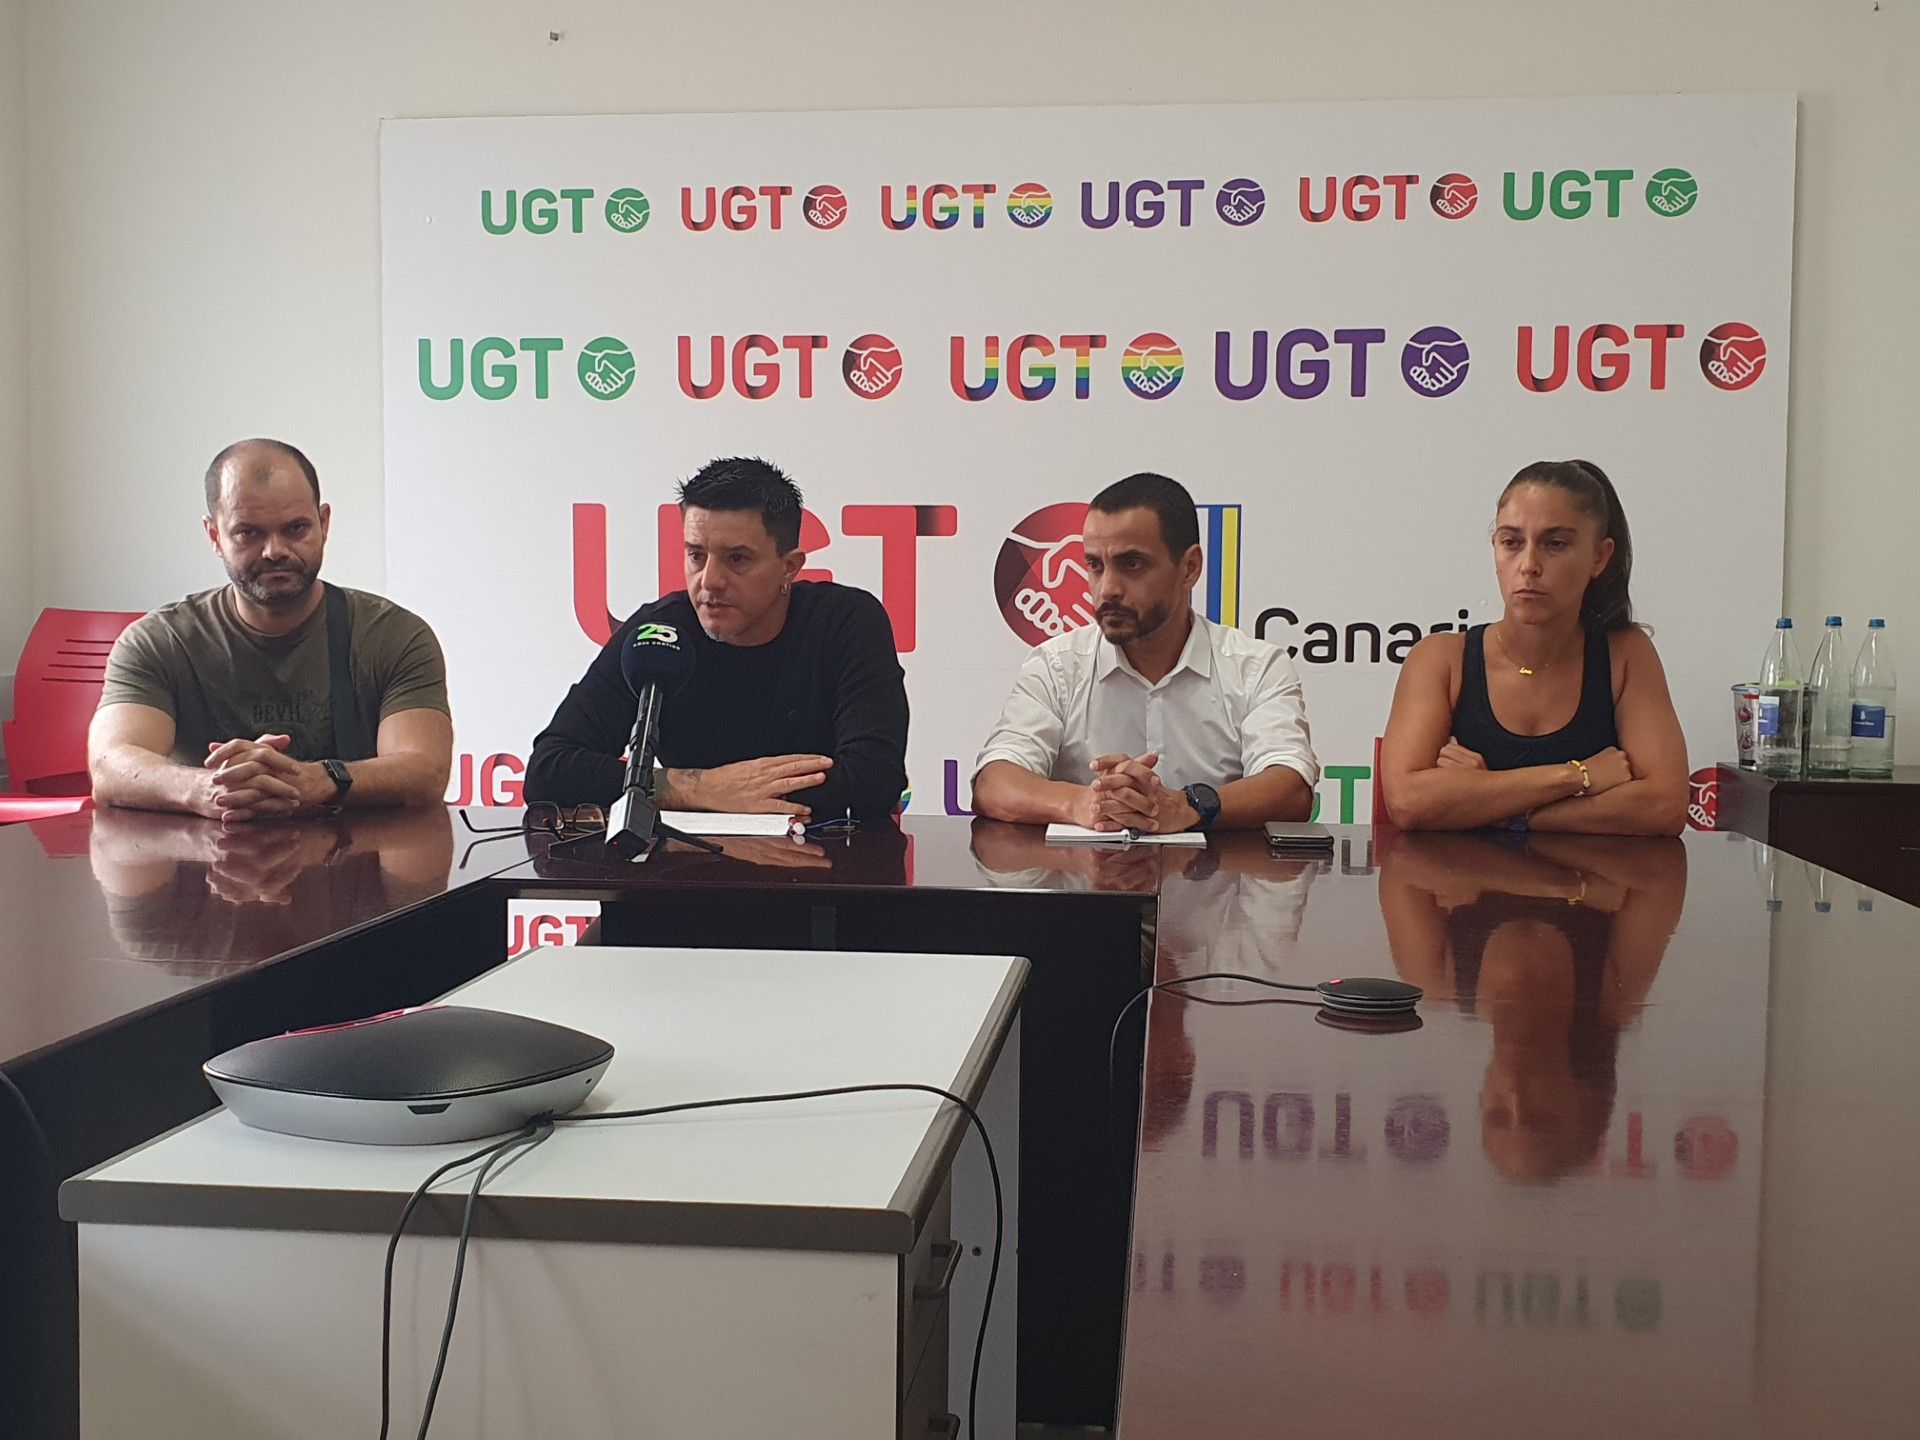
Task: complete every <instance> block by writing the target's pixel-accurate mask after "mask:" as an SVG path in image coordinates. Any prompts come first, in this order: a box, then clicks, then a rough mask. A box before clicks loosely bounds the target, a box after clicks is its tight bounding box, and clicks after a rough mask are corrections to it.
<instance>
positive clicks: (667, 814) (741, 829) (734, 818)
mask: <svg viewBox="0 0 1920 1440" xmlns="http://www.w3.org/2000/svg"><path fill="white" fill-rule="evenodd" d="M660 818H661V819H662V820H663V821H665V822H666V823H667V824H669V825H671V826H673V828H674V829H676V830H684V831H686V832H687V834H689V835H718V836H721V837H723V838H724V837H726V836H728V835H785V834H786V833H787V831H788V830H789V829H790V828H791V827H792V825H793V817H792V816H791V815H732V814H728V813H726V812H725V811H720V810H662V811H661V812H660Z"/></svg>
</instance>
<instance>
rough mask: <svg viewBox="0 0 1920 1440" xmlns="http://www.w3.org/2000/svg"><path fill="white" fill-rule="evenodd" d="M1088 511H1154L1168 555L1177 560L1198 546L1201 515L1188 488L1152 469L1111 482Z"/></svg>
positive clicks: (1094, 500)
mask: <svg viewBox="0 0 1920 1440" xmlns="http://www.w3.org/2000/svg"><path fill="white" fill-rule="evenodd" d="M1087 508H1088V509H1089V510H1098V511H1099V512H1100V513H1101V514H1103V515H1114V514H1118V513H1119V512H1120V511H1122V510H1137V509H1146V510H1151V511H1153V513H1154V514H1156V515H1158V516H1159V517H1160V538H1161V539H1162V540H1164V541H1166V544H1167V553H1168V554H1169V555H1171V556H1173V558H1174V559H1176V560H1178V559H1179V558H1180V557H1181V556H1182V555H1184V554H1186V553H1187V551H1189V550H1191V549H1192V548H1193V547H1194V546H1195V545H1198V544H1199V543H1200V512H1199V511H1198V510H1196V509H1195V508H1194V504H1193V496H1191V495H1189V494H1188V493H1187V487H1186V486H1184V485H1182V484H1181V483H1180V482H1179V481H1178V480H1170V479H1168V478H1167V477H1166V476H1165V475H1156V474H1154V473H1153V472H1152V471H1151V470H1142V471H1141V472H1140V473H1139V474H1137V475H1129V476H1127V478H1126V479H1124V480H1116V481H1114V482H1113V484H1111V485H1109V486H1107V488H1106V489H1104V490H1102V491H1101V492H1100V493H1099V494H1098V495H1096V496H1094V497H1093V503H1092V504H1091V505H1089V506H1088V507H1087Z"/></svg>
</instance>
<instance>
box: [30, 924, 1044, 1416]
mask: <svg viewBox="0 0 1920 1440" xmlns="http://www.w3.org/2000/svg"><path fill="white" fill-rule="evenodd" d="M1027 971H1028V966H1027V963H1026V962H1025V961H1024V960H1018V959H1009V958H1006V957H986V956H956V955H885V954H867V953H859V954H854V953H839V952H822V951H791V952H788V951H729V950H659V949H625V948H611V947H587V948H577V949H565V950H540V951H535V952H533V953H532V954H529V955H526V956H523V957H522V958H520V959H518V960H515V961H513V962H510V963H508V964H506V965H503V966H501V967H500V968H498V969H496V970H493V971H491V972H489V973H488V974H487V975H485V976H483V977H481V978H480V979H478V980H476V981H474V982H473V983H471V984H469V985H467V986H464V987H462V988H461V989H460V990H458V991H456V992H454V994H455V995H457V997H458V999H459V1001H460V1003H462V1004H467V1005H476V1006H481V1007H486V1008H491V1009H497V1010H508V1011H515V1012H518V1013H521V1014H525V1015H532V1016H537V1017H539V1018H541V1019H544V1020H551V1021H554V1022H556V1023H558V1024H562V1025H570V1026H573V1027H575V1028H577V1029H580V1030H585V1031H588V1032H590V1033H592V1034H595V1035H599V1036H602V1037H603V1038H605V1039H607V1040H609V1041H611V1042H612V1043H613V1045H614V1047H615V1055H614V1060H613V1064H612V1066H611V1068H610V1069H609V1070H608V1072H607V1075H606V1078H605V1079H604V1080H603V1081H602V1082H601V1084H600V1087H599V1089H598V1090H597V1091H596V1092H595V1093H594V1095H593V1097H592V1098H591V1099H590V1100H589V1101H588V1105H587V1111H588V1112H590V1111H592V1110H596V1109H600V1110H614V1109H628V1108H633V1107H637V1106H646V1105H659V1104H669V1103H672V1102H675V1101H680V1100H695V1099H704V1098H711V1097H720V1096H728V1095H745V1094H755V1093H767V1092H775V1091H788V1090H804V1089H813V1088H820V1087H826V1086H834V1085H855V1084H866V1083H880V1082H890V1081H908V1082H918V1083H923V1084H930V1085H937V1086H941V1087H943V1088H945V1089H948V1090H951V1091H953V1092H954V1093H956V1094H958V1095H961V1096H963V1097H965V1098H966V1099H967V1100H968V1101H969V1102H970V1103H972V1104H974V1105H975V1106H976V1107H977V1108H978V1109H979V1110H980V1112H981V1118H982V1119H983V1120H984V1121H985V1122H986V1125H987V1127H988V1131H989V1133H990V1134H991V1136H992V1139H993V1145H994V1153H995V1157H996V1159H997V1160H998V1161H999V1165H1000V1170H1001V1176H1002V1181H1003V1184H1004V1187H1005V1191H1006V1201H1007V1213H1006V1250H1005V1253H1004V1254H1003V1256H1002V1259H1001V1270H1000V1278H999V1284H998V1288H997V1290H996V1293H995V1295H994V1306H993V1327H992V1332H991V1333H990V1335H989V1339H988V1346H987V1352H986V1363H985V1366H984V1368H983V1374H982V1380H981V1400H980V1409H981V1414H980V1434H981V1435H982V1436H983V1437H985V1436H992V1437H995V1440H1011V1436H1012V1434H1013V1423H1014V1410H1013V1407H1014V1379H1015V1377H1014V1335H1013V1323H1014V1314H1015V1310H1016V1291H1017V1274H1018V1265H1017V1263H1016V1257H1015V1255H1014V1253H1013V1237H1014V1235H1015V1233H1016V1228H1017V1227H1016V1224H1015V1221H1016V1216H1017V1198H1018V1176H1017V1174H1016V1160H1017V1156H1018V1153H1019V1134H1018V1114H1019V1105H1018V1092H1017V1088H1016V1087H1017V1083H1018V1082H1017V1076H1018V1073H1019V1055H1018V1047H1019V1031H1018V1022H1017V1014H1016V1012H1017V1008H1018V1005H1019V1000H1020V995H1021V991H1022V989H1023V987H1024V985H1025V983H1026V977H1027ZM450 998H451V997H450ZM582 1113H586V1112H582ZM968 1129H969V1127H968V1125H967V1122H966V1118H965V1116H964V1115H963V1114H961V1112H960V1111H959V1110H958V1109H957V1107H955V1106H953V1105H950V1104H947V1103H945V1102H943V1101H940V1100H939V1099H938V1098H937V1097H934V1096H930V1095H923V1094H913V1093H890V1094H869V1095H856V1096H844V1097H834V1098H829V1099H822V1100H813V1101H801V1102H793V1103H787V1104H780V1105H769V1106H755V1107H746V1108H729V1109H721V1110H710V1111H700V1112H693V1113H688V1114H680V1115H673V1116H664V1117H659V1118H655V1119H649V1120H641V1121H613V1122H608V1123H606V1124H604V1125H587V1126H578V1127H561V1128H560V1129H559V1130H557V1131H556V1133H555V1134H554V1135H553V1137H552V1138H551V1139H549V1140H548V1141H547V1142H546V1143H545V1144H544V1145H542V1146H541V1147H540V1148H539V1149H537V1150H534V1151H532V1152H531V1153H529V1154H526V1155H523V1156H521V1157H519V1158H517V1159H515V1160H514V1161H512V1162H511V1163H508V1164H504V1165H502V1166H501V1167H498V1168H496V1169H495V1171H494V1172H493V1174H492V1175H491V1176H490V1177H489V1178H488V1182H487V1188H486V1190H485V1191H484V1192H482V1198H481V1202H480V1206H479V1209H478V1211H477V1214H476V1223H475V1239H474V1240H473V1242H472V1243H471V1246H470V1248H469V1250H468V1254H467V1267H466V1277H465V1281H464V1285H463V1288H462V1291H461V1297H460V1311H459V1321H458V1327H457V1329H456V1331H455V1333H454V1339H453V1347H452V1351H451V1354H450V1357H449V1360H448V1364H447V1372H446V1377H445V1380H444V1381H443V1382H442V1385H441V1390H440V1396H439V1401H438V1404H437V1406H436V1409H435V1412H434V1419H433V1431H432V1433H433V1434H434V1435H435V1436H444V1437H447V1440H454V1437H460V1440H532V1437H547V1436H566V1437H569V1440H599V1437H605V1440H613V1437H647V1440H655V1437H657V1440H684V1437H695V1436H699V1437H707V1436H711V1437H715V1440H744V1437H747V1436H762V1435H766V1436H771V1435H778V1436H782V1437H817V1440H861V1437H873V1440H882V1437H885V1440H893V1437H913V1440H920V1437H923V1436H927V1435H929V1434H934V1435H938V1434H942V1433H954V1427H955V1425H956V1424H957V1425H958V1426H959V1431H958V1433H962V1434H964V1433H965V1423H966V1418H967V1416H966V1400H967V1379H968V1369H969V1366H970V1364H971V1360H972V1354H973V1344H974V1336H975V1329H976V1326H977V1324H978V1320H979V1307H980V1302H981V1299H982V1296H983V1293H984V1288H985V1283H986V1276H987V1266H988V1261H989V1259H990V1257H991V1246H992V1242H993V1210H992V1194H991V1190H990V1188H989V1187H988V1182H987V1177H986V1169H985V1162H984V1155H983V1153H982V1151H981V1149H980V1143H979V1140H978V1138H977V1137H975V1136H972V1135H971V1134H968V1133H966V1132H967V1131H968ZM480 1143H481V1142H477V1141H470V1142H466V1143H464V1144H461V1145H452V1146H431V1147H424V1146H419V1147H416V1146H407V1147H384V1146H359V1145H343V1144H338V1143H332V1142H328V1141H320V1140H305V1139H299V1138H296V1137H292V1136H285V1135H275V1134H269V1133H266V1132H263V1131H258V1130H249V1129H247V1128H246V1127H244V1126H242V1125H240V1124H239V1123H238V1122H237V1121H235V1120H234V1119H233V1117H232V1116H231V1115H229V1114H227V1113H226V1112H225V1111H224V1110H218V1111H215V1112H213V1113H211V1114H209V1115H205V1116H202V1117H201V1118H200V1119H198V1120H195V1121H193V1122H191V1123H189V1124H187V1125H184V1126H182V1127H180V1128H179V1129H177V1130H174V1131H172V1132H171V1133H169V1134H167V1135H164V1136H161V1137H160V1138H159V1139H157V1140H155V1141H153V1142H151V1143H149V1144H147V1145H144V1146H142V1147H140V1148H138V1149H136V1150H133V1151H129V1152H128V1153H127V1154H125V1155H123V1156H121V1157H120V1158H119V1159H117V1160H114V1161H111V1162H110V1163H108V1164H106V1165H103V1166H101V1167H99V1168H98V1169H96V1170H93V1171H91V1172H89V1173H87V1174H84V1175H80V1176H76V1177H74V1178H73V1179H71V1180H69V1181H68V1182H67V1183H66V1184H65V1185H64V1186H63V1187H62V1189H61V1213H62V1215H63V1216H64V1217H65V1218H67V1219H68V1220H73V1221H77V1222H78V1223H79V1232H80V1387H81V1396H80V1409H81V1433H82V1436H83V1437H84V1440H121V1437H125V1440H175V1437H177V1440H308V1437H311V1440H340V1437H347V1436H365V1437H368V1440H371V1437H373V1436H374V1435H375V1434H376V1433H377V1431H378V1426H379V1408H378V1407H379V1379H380V1272H381V1264H382V1261H383V1259H384V1256H385V1251H386V1244H387V1238H388V1235H389V1234H390V1233H391V1231H392V1228H393V1224H394V1221H395V1219H396V1218H397V1217H398V1215H399V1211H400V1207H401V1205H402V1204H403V1203H404V1201H405V1198H406V1196H407V1194H408V1193H409V1192H411V1190H412V1189H413V1188H414V1187H415V1186H416V1185H418V1184H419V1183H420V1181H421V1180H422V1179H424V1178H425V1176H426V1175H427V1174H428V1173H429V1172H430V1171H431V1170H433V1169H434V1168H435V1167H436V1166H438V1165H440V1164H442V1163H444V1162H445V1161H446V1160H448V1159H451V1158H453V1157H454V1156H456V1155H460V1154H463V1153H466V1152H468V1151H471V1150H473V1149H477V1148H478V1146H479V1144H480ZM470 1179H471V1169H468V1170H465V1171H460V1172H456V1173H455V1174H454V1175H451V1176H449V1177H448V1178H447V1179H446V1180H445V1181H444V1182H442V1184H441V1185H440V1186H439V1187H437V1189H436V1190H435V1192H434V1193H435V1196H436V1197H438V1198H437V1200H435V1201H432V1202H429V1203H428V1204H423V1205H422V1206H421V1207H420V1209H419V1210H417V1211H416V1213H415V1217H414V1221H413V1224H412V1225H411V1226H410V1228H409V1231H408V1236H407V1238H406V1239H404V1240H403V1241H402V1242H401V1248H400V1256H399V1261H398V1264H397V1266H396V1270H395V1286H394V1326H393V1334H394V1386H393V1394H394V1424H393V1431H392V1433H393V1434H394V1435H396V1436H399V1435H412V1434H413V1433H414V1430H415V1428H416V1427H417V1424H418V1417H419V1413H420V1407H421V1404H422V1401H423V1400H424V1398H425V1394H426V1388H427V1383H428V1380H429V1377H430V1375H431V1372H432V1366H433V1361H434V1356H435V1353H436V1350H437V1348H438V1345H439V1340H440V1331H441V1326H442V1323H443V1320H444V1315H445V1309H446V1300H447V1290H448V1282H449V1280H450V1278H451V1274H452V1264H453V1249H454V1240H453V1235H454V1234H455V1233H457V1230H458V1227H459V1215H460V1210H461V1207H462V1206H463V1205H464V1202H465V1198H466V1188H467V1183H468V1181H469V1180H470ZM429 1210H431V1211H433V1214H431V1215H429V1214H428V1213H427V1212H428V1211H429ZM955 1246H957V1247H958V1259H957V1261H956V1260H955V1259H954V1256H955V1249H954V1247H955ZM943 1282H950V1288H949V1287H948V1286H946V1285H943Z"/></svg>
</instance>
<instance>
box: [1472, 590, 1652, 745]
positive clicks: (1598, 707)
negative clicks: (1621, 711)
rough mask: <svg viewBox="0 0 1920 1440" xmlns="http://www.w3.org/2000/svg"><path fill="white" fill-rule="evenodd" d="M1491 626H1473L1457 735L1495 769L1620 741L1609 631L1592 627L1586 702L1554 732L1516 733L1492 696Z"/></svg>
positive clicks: (1584, 671)
mask: <svg viewBox="0 0 1920 1440" xmlns="http://www.w3.org/2000/svg"><path fill="white" fill-rule="evenodd" d="M1486 642H1487V627H1486V626H1484V625H1475V626H1474V627H1473V628H1472V629H1470V630H1468V631H1467V650H1466V656H1465V659H1464V660H1463V661H1462V663H1461V666H1460V699H1459V701H1458V702H1457V703H1456V704H1455V705H1454V707H1453V735H1454V738H1455V739H1456V740H1458V741H1459V742H1460V743H1461V744H1462V745H1464V746H1466V747H1467V749H1469V750H1472V751H1475V752H1477V753H1478V754H1479V755H1480V757H1481V758H1482V759H1483V760H1485V761H1486V762H1487V768H1488V769H1489V770H1519V769H1522V768H1524V767H1525V766H1528V765H1564V764H1566V763H1567V761H1569V760H1584V759H1586V758H1587V757H1588V756H1589V755H1597V754H1598V753H1599V752H1600V751H1602V750H1605V749H1608V748H1609V747H1611V746H1616V745H1618V744H1619V743H1620V732H1619V731H1618V730H1617V729H1615V728H1614V723H1613V656H1612V652H1611V650H1610V648H1609V647H1608V645H1607V637H1606V636H1605V635H1596V634H1594V633H1593V632H1592V631H1588V632H1587V637H1586V652H1585V658H1584V660H1583V661H1582V663H1581V675H1580V708H1579V709H1577V710H1575V711H1574V712H1573V719H1571V720H1569V721H1568V722H1567V723H1566V724H1565V725H1563V726H1561V727H1560V728H1559V729H1558V730H1555V731H1554V732H1553V733H1552V734H1550V735H1516V734H1514V733H1513V732H1512V731H1511V730H1509V729H1507V727H1506V726H1504V725H1502V724H1501V723H1500V722H1499V721H1498V720H1496V719H1495V718H1494V714H1493V703H1492V702H1491V701H1490V700H1488V699H1487V654H1486Z"/></svg>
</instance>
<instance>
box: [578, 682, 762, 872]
mask: <svg viewBox="0 0 1920 1440" xmlns="http://www.w3.org/2000/svg"><path fill="white" fill-rule="evenodd" d="M660 705H661V693H660V687H659V686H657V685H648V686H647V687H646V690H645V691H644V693H643V694H642V697H641V701H640V709H639V713H638V714H636V715H635V716H634V721H633V734H632V736H631V737H630V738H629V740H628V742H627V775H626V784H625V786H623V787H622V789H621V792H620V798H619V799H617V800H615V801H614V802H613V804H612V805H611V806H610V807H609V808H608V810H607V825H606V829H605V830H604V831H602V832H601V833H600V834H599V835H598V836H594V835H582V836H580V837H578V839H575V840H563V841H560V842H559V843H558V844H555V845H550V846H548V847H547V853H548V854H549V855H551V854H552V853H553V852H554V851H556V850H559V849H561V848H562V847H563V846H564V847H573V846H576V845H577V846H580V849H581V851H582V855H583V856H584V853H585V848H586V847H585V846H584V845H582V844H581V842H582V841H594V842H597V843H598V844H599V845H600V846H601V847H602V848H603V849H605V850H609V851H611V852H612V853H613V855H614V856H615V857H616V860H617V862H618V863H620V864H623V865H626V864H632V863H634V862H636V861H639V860H644V859H646V857H647V856H649V855H651V854H652V853H653V849H654V846H656V845H658V844H660V843H661V842H662V841H666V840H678V841H680V842H681V843H682V844H684V845H691V846H692V847H693V848H694V849H696V850H704V851H706V852H707V853H708V854H709V855H724V854H725V853H726V852H725V851H724V850H722V849H721V848H720V846H718V845H716V844H714V843H713V842H712V841H711V840H708V839H705V838H704V837H702V836H699V835H689V834H688V833H687V832H686V831H684V830H680V829H676V828H675V827H674V826H672V825H668V824H667V823H665V822H664V821H663V820H661V818H660V807H659V805H658V804H657V803H656V802H655V800H654V794H653V783H654V781H653V748H654V747H653V737H654V736H655V735H656V734H658V733H659V725H660ZM594 859H595V861H596V862H604V861H605V856H604V855H600V854H596V855H595V856H594Z"/></svg>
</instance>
